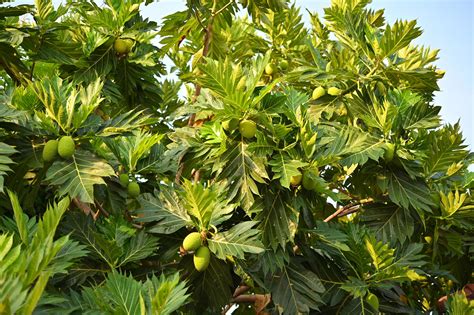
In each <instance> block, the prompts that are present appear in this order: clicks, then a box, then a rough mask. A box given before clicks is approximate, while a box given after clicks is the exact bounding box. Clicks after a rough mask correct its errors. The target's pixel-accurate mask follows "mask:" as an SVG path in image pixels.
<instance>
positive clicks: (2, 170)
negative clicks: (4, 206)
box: [0, 142, 17, 193]
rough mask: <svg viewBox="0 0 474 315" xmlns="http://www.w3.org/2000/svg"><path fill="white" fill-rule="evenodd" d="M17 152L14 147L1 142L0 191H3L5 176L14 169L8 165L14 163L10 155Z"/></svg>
mask: <svg viewBox="0 0 474 315" xmlns="http://www.w3.org/2000/svg"><path fill="white" fill-rule="evenodd" d="M16 152H17V151H16V150H15V148H14V147H12V146H10V145H8V144H5V143H3V142H0V193H1V192H3V183H4V180H5V179H4V176H5V175H7V172H9V171H11V170H12V169H11V168H10V167H9V166H8V165H10V164H13V163H14V162H13V160H12V159H11V158H10V157H9V156H10V155H12V154H14V153H16Z"/></svg>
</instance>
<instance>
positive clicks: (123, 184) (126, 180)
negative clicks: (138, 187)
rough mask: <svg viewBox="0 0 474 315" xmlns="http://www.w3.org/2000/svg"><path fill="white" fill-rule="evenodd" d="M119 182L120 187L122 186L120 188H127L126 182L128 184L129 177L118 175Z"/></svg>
mask: <svg viewBox="0 0 474 315" xmlns="http://www.w3.org/2000/svg"><path fill="white" fill-rule="evenodd" d="M119 181H120V185H122V187H127V186H128V182H129V177H128V174H125V173H124V174H120V176H119Z"/></svg>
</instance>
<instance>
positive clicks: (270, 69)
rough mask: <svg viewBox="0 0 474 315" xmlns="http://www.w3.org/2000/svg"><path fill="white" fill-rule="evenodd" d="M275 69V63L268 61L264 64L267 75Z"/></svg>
mask: <svg viewBox="0 0 474 315" xmlns="http://www.w3.org/2000/svg"><path fill="white" fill-rule="evenodd" d="M276 71H277V69H276V67H275V65H274V64H273V63H269V64H267V65H266V66H265V73H266V74H268V75H272V74H273V73H275V72H276Z"/></svg>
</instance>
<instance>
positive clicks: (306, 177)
mask: <svg viewBox="0 0 474 315" xmlns="http://www.w3.org/2000/svg"><path fill="white" fill-rule="evenodd" d="M316 176H318V174H317V173H316V172H315V171H314V170H307V171H305V172H304V173H303V187H304V189H306V190H314V189H315V188H316V181H315V179H314V177H316Z"/></svg>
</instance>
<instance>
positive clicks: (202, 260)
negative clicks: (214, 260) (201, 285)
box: [194, 246, 211, 272]
mask: <svg viewBox="0 0 474 315" xmlns="http://www.w3.org/2000/svg"><path fill="white" fill-rule="evenodd" d="M210 261H211V252H210V251H209V248H207V247H205V246H202V247H199V248H198V250H197V251H196V252H195V253H194V268H196V270H197V271H199V272H201V271H204V270H206V269H207V266H209V262H210Z"/></svg>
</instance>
